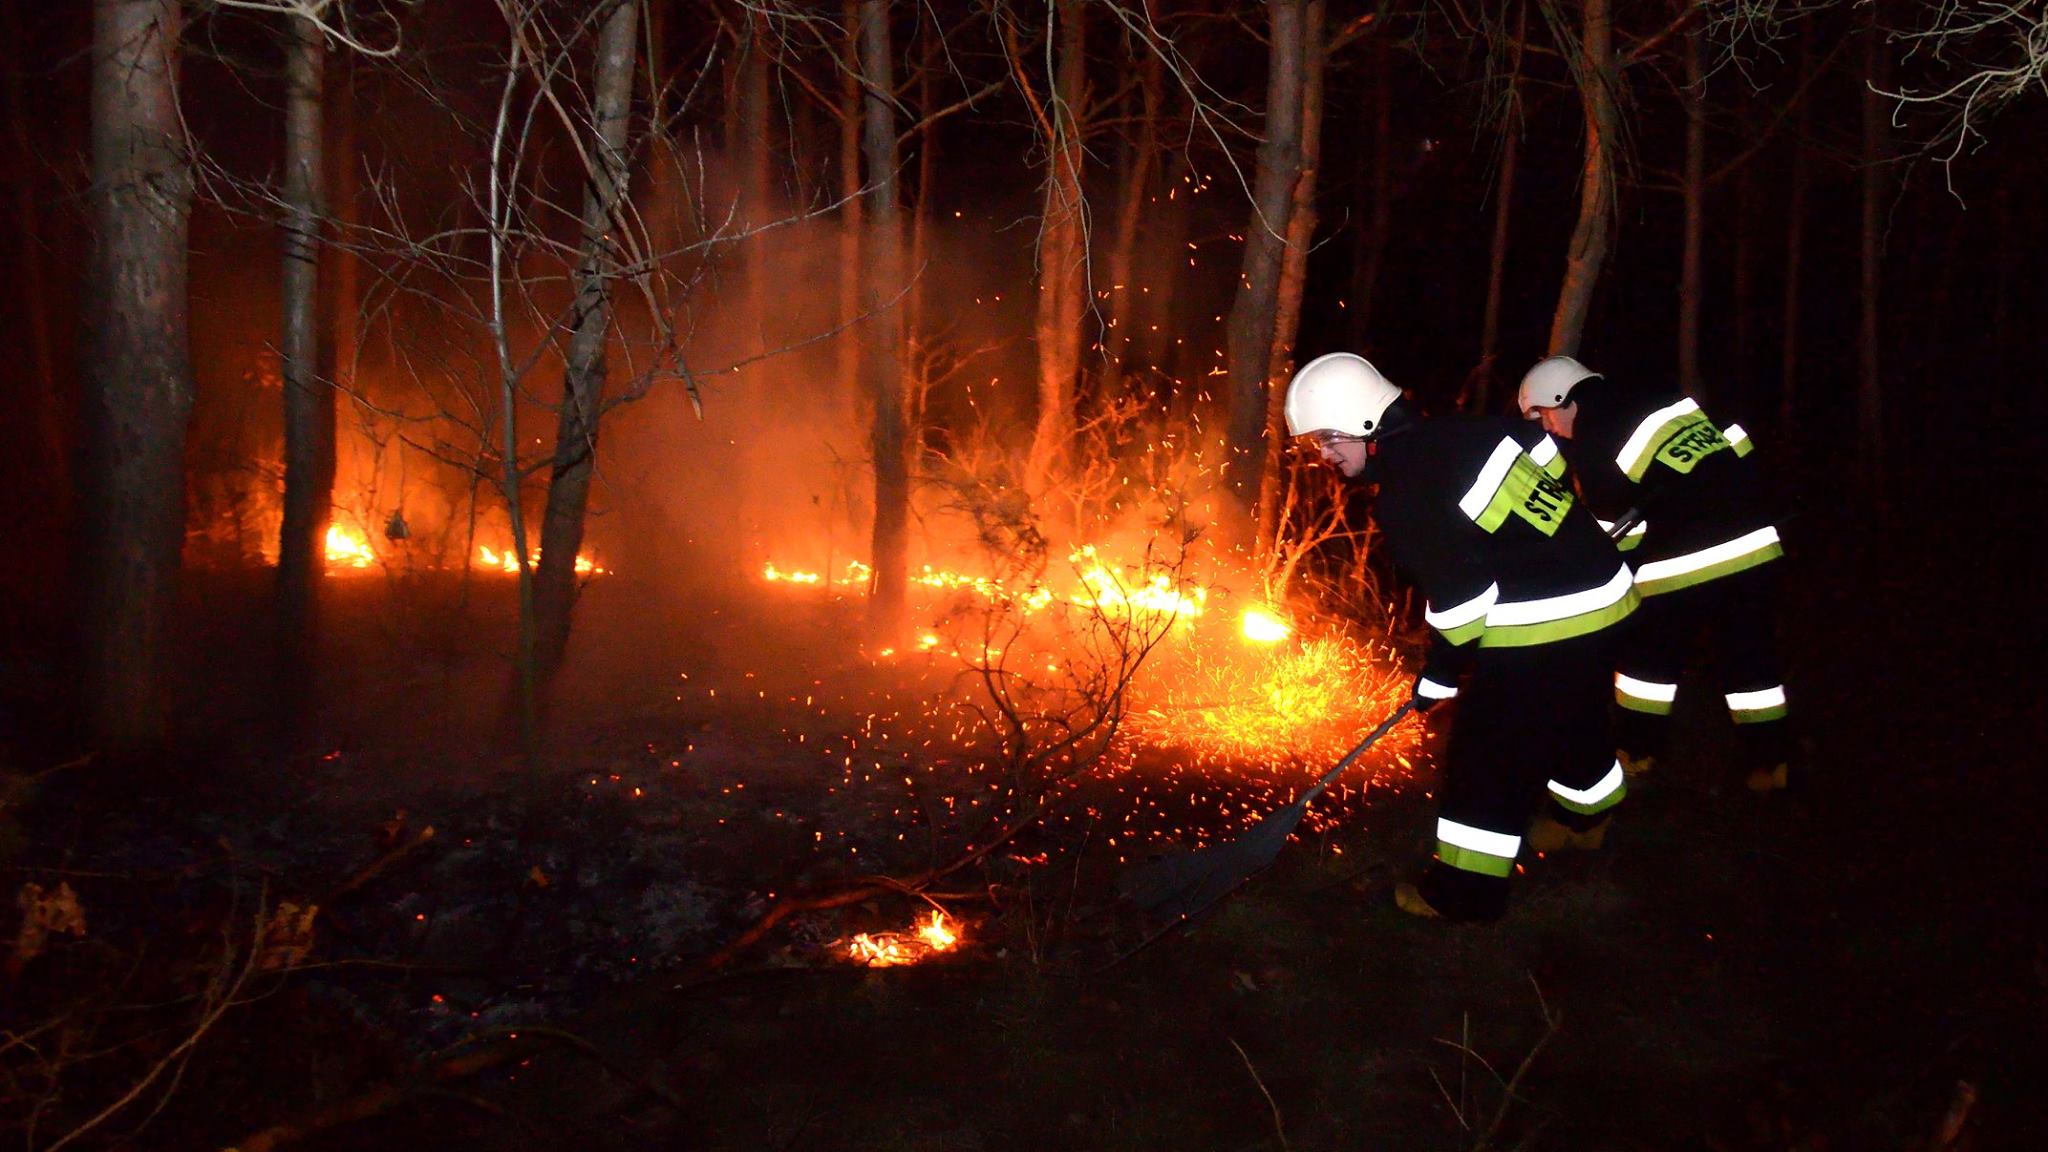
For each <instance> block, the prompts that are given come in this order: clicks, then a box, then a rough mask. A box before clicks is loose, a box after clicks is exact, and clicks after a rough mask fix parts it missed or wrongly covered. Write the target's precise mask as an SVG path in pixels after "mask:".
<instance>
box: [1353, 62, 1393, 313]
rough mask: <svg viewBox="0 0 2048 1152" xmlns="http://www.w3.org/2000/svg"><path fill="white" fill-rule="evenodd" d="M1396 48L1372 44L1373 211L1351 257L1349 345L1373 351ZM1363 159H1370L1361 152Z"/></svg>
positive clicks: (1388, 224)
mask: <svg viewBox="0 0 2048 1152" xmlns="http://www.w3.org/2000/svg"><path fill="white" fill-rule="evenodd" d="M1393 72H1394V68H1393V47H1392V45H1390V44H1389V43H1388V40H1387V37H1385V36H1381V37H1378V38H1377V39H1376V40H1375V41H1374V43H1373V69H1372V151H1371V152H1370V155H1371V157H1372V161H1371V165H1370V166H1371V172H1370V179H1371V184H1372V209H1371V211H1370V212H1369V213H1368V214H1367V216H1366V221H1367V223H1366V225H1365V227H1364V228H1362V229H1360V230H1359V232H1358V242H1357V244H1356V245H1355V246H1354V248H1353V250H1352V255H1351V301H1350V308H1349V309H1348V311H1349V312H1350V313H1351V323H1350V325H1349V327H1350V330H1351V343H1352V345H1353V346H1354V347H1357V348H1359V349H1369V348H1371V347H1372V320H1373V315H1372V313H1373V305H1374V304H1375V303H1376V301H1377V298H1378V295H1379V284H1380V268H1381V267H1382V266H1383V265H1384V264H1385V263H1386V257H1387V241H1388V239H1389V236H1388V232H1389V230H1390V229H1392V228H1393V226H1394V83H1393ZM1360 154H1361V155H1366V154H1367V153H1365V152H1364V150H1362V149H1361V150H1360Z"/></svg>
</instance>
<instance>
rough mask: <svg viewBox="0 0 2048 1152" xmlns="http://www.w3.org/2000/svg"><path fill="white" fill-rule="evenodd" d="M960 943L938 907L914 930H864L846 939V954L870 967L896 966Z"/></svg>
mask: <svg viewBox="0 0 2048 1152" xmlns="http://www.w3.org/2000/svg"><path fill="white" fill-rule="evenodd" d="M959 943H960V934H959V933H958V932H956V931H954V930H953V925H952V922H951V921H949V920H947V919H946V914H945V913H944V912H941V911H939V910H938V909H936V908H934V909H933V910H932V918H931V919H930V920H928V921H924V922H921V923H920V924H918V926H917V929H916V931H914V932H875V933H867V932H862V933H860V934H859V935H856V936H855V937H854V938H853V939H851V940H848V941H847V942H846V945H845V947H846V955H847V957H848V958H849V959H851V960H853V961H854V962H855V963H857V964H865V965H867V966H868V967H870V968H894V967H897V966H899V965H903V964H915V963H917V962H918V961H920V960H924V959H927V958H928V957H931V956H933V955H936V954H937V953H940V952H950V951H952V950H953V949H954V948H955V947H957V946H958V945H959Z"/></svg>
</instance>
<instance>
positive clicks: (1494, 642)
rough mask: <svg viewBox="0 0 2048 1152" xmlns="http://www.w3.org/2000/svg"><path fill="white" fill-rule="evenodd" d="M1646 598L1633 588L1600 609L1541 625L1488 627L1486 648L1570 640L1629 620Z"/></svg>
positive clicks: (1483, 644) (1482, 642)
mask: <svg viewBox="0 0 2048 1152" xmlns="http://www.w3.org/2000/svg"><path fill="white" fill-rule="evenodd" d="M1641 603H1642V599H1641V598H1640V597H1639V596H1637V595H1636V590H1635V589H1634V588H1633V587H1631V588H1629V589H1628V590H1627V591H1626V592H1625V593H1624V594H1623V595H1622V598H1621V599H1619V600H1617V601H1615V602H1614V603H1613V604H1610V605H1608V606H1607V607H1605V608H1596V609H1594V610H1593V611H1591V612H1583V613H1580V614H1579V615H1577V616H1571V617H1567V618H1565V619H1563V620H1546V621H1544V622H1542V623H1540V624H1515V625H1509V626H1506V627H1495V626H1493V625H1491V624H1489V625H1488V626H1487V629H1486V633H1485V635H1483V636H1481V637H1480V640H1479V644H1480V647H1482V648H1526V647H1528V646H1529V645H1532V644H1551V643H1555V642H1556V641H1559V640H1570V639H1571V638H1573V637H1575V636H1584V635H1586V634H1588V633H1591V632H1598V631H1600V630H1601V629H1602V628H1606V627H1608V626H1610V625H1613V624H1618V623H1620V622H1621V621H1623V620H1626V619H1628V615H1629V613H1631V612H1634V611H1635V610H1636V606H1637V605H1638V604H1641Z"/></svg>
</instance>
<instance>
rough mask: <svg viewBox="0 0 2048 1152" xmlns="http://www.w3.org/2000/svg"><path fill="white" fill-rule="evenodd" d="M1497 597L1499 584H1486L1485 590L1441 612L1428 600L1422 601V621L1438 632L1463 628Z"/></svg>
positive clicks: (1481, 613) (1491, 605)
mask: <svg viewBox="0 0 2048 1152" xmlns="http://www.w3.org/2000/svg"><path fill="white" fill-rule="evenodd" d="M1498 599H1500V585H1498V584H1488V585H1487V586H1486V591H1484V592H1481V593H1480V594H1479V595H1477V596H1474V597H1473V598H1471V599H1470V600H1467V601H1465V602H1464V603H1463V604H1453V605H1452V606H1450V607H1449V608H1446V609H1444V610H1443V611H1441V612H1439V611H1437V610H1436V609H1435V608H1433V607H1431V606H1430V605H1429V602H1428V601H1424V602H1423V604H1422V622H1423V623H1425V624H1427V625H1429V626H1430V627H1431V628H1435V629H1436V630H1438V631H1439V632H1449V631H1450V630H1451V629H1453V628H1463V627H1464V626H1465V625H1467V624H1470V623H1471V622H1473V621H1474V620H1477V619H1479V618H1480V617H1481V616H1484V615H1486V612H1487V609H1489V608H1492V607H1493V602H1494V601H1495V600H1498Z"/></svg>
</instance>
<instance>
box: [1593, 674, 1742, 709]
mask: <svg viewBox="0 0 2048 1152" xmlns="http://www.w3.org/2000/svg"><path fill="white" fill-rule="evenodd" d="M1614 690H1615V691H1617V692H1620V693H1621V694H1622V695H1624V696H1633V697H1635V698H1636V699H1638V700H1655V701H1656V702H1657V703H1659V704H1669V703H1671V702H1672V701H1674V700H1676V699H1678V685H1676V684H1659V683H1657V682H1655V681H1652V680H1638V679H1636V678H1635V677H1633V676H1630V675H1627V674H1625V673H1621V672H1616V673H1615V674H1614ZM1730 699H1733V697H1730Z"/></svg>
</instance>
